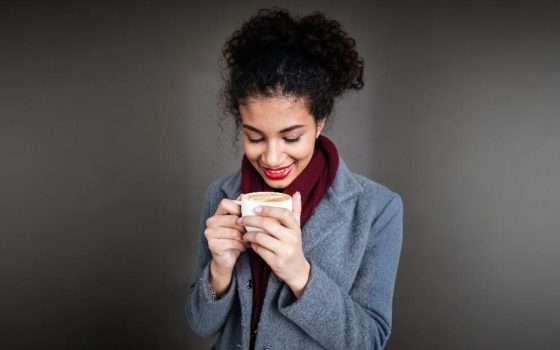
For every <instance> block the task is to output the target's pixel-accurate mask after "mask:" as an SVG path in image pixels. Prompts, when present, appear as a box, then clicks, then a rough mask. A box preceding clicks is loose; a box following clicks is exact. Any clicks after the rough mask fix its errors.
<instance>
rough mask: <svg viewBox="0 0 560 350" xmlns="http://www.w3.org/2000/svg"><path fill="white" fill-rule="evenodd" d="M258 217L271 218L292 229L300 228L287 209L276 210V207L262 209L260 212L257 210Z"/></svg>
mask: <svg viewBox="0 0 560 350" xmlns="http://www.w3.org/2000/svg"><path fill="white" fill-rule="evenodd" d="M257 213H258V216H261V217H269V218H274V219H276V220H278V221H279V222H280V223H281V224H282V226H285V227H287V228H290V229H295V228H299V224H298V222H297V220H296V218H295V216H294V213H292V212H291V211H290V210H288V209H285V208H275V207H267V206H262V207H260V211H258V210H257Z"/></svg>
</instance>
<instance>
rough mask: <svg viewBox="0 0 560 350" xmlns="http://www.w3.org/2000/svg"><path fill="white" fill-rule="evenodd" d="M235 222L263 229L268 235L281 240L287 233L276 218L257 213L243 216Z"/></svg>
mask: <svg viewBox="0 0 560 350" xmlns="http://www.w3.org/2000/svg"><path fill="white" fill-rule="evenodd" d="M237 222H239V223H241V224H242V225H245V226H251V227H256V228H258V229H259V230H260V231H264V232H266V233H268V234H269V235H271V236H273V237H275V238H277V239H278V240H281V241H282V240H283V239H284V238H285V237H286V235H287V232H286V231H287V229H286V228H285V227H284V226H282V225H280V223H279V222H278V220H277V219H275V218H270V217H264V216H259V215H251V216H244V217H242V218H240V219H239V220H238V221H237Z"/></svg>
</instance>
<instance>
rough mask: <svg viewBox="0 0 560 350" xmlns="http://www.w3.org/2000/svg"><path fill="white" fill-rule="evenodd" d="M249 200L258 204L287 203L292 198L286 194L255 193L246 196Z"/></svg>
mask: <svg viewBox="0 0 560 350" xmlns="http://www.w3.org/2000/svg"><path fill="white" fill-rule="evenodd" d="M244 196H245V197H246V198H247V199H250V200H252V201H256V202H272V203H276V202H285V201H287V200H289V199H290V196H289V195H287V194H285V193H278V192H254V193H249V194H245V195H244Z"/></svg>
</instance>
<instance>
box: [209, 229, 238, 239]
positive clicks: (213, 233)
mask: <svg viewBox="0 0 560 350" xmlns="http://www.w3.org/2000/svg"><path fill="white" fill-rule="evenodd" d="M204 235H205V236H206V239H207V240H211V239H216V238H220V239H235V240H238V241H242V240H243V233H241V232H239V231H237V230H234V229H232V228H227V227H220V228H207V229H206V230H205V231H204Z"/></svg>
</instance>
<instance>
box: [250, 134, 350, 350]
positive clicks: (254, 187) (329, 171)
mask: <svg viewBox="0 0 560 350" xmlns="http://www.w3.org/2000/svg"><path fill="white" fill-rule="evenodd" d="M338 162H339V159H338V151H337V150H336V146H335V145H334V143H333V142H332V141H331V140H329V139H328V138H327V137H326V136H323V135H321V136H319V137H318V138H317V140H316V142H315V150H314V152H313V156H312V157H311V161H310V162H309V164H308V165H307V166H306V167H305V169H304V170H303V172H302V173H301V174H299V176H298V177H297V178H296V179H295V180H294V181H292V183H291V184H290V185H288V187H286V188H284V189H282V190H279V189H273V188H271V187H269V186H268V185H267V184H266V183H265V182H264V180H263V178H262V177H261V175H260V174H259V173H258V172H257V171H256V170H255V168H254V167H253V165H252V164H251V162H249V160H248V159H247V157H245V156H243V161H242V165H241V193H249V192H258V191H276V192H283V193H287V194H289V195H293V194H294V193H296V192H298V191H299V192H300V193H301V201H302V212H301V223H300V225H301V227H303V225H304V224H305V222H306V221H307V219H309V218H310V217H311V215H312V214H313V210H315V207H317V205H318V204H319V202H320V201H321V199H322V198H323V196H324V194H325V193H326V192H327V190H328V189H329V187H330V186H331V184H332V183H333V181H334V178H335V176H336V171H337V169H338ZM249 259H250V262H251V272H252V275H253V307H252V314H251V346H250V349H254V347H255V335H256V330H257V324H258V321H259V318H260V313H261V309H262V305H263V302H264V295H265V291H266V286H267V284H268V277H269V275H270V267H269V266H268V265H267V264H266V263H265V261H264V260H263V259H262V258H261V257H260V256H259V255H258V254H256V253H255V252H254V251H253V250H251V249H249Z"/></svg>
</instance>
